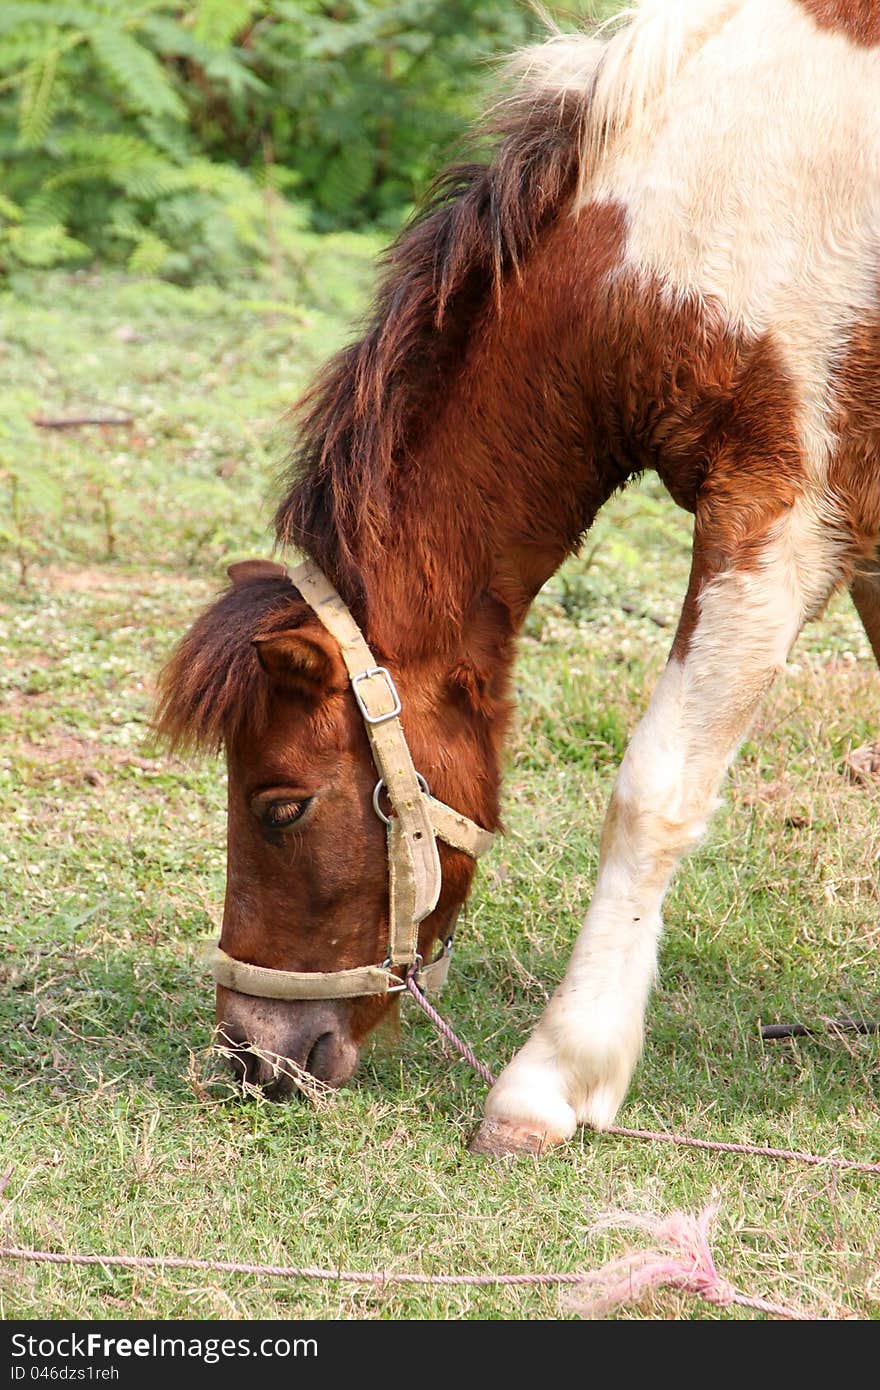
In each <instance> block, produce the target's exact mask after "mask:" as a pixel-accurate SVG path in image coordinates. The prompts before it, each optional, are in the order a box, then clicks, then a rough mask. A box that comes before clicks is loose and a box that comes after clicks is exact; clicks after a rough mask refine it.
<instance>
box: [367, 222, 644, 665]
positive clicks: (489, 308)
mask: <svg viewBox="0 0 880 1390" xmlns="http://www.w3.org/2000/svg"><path fill="white" fill-rule="evenodd" d="M585 230H587V229H584V228H583V227H581V226H580V225H579V224H578V223H576V222H575V220H574V219H573V218H571V217H569V216H567V215H565V216H563V217H561V218H560V219H559V220H558V221H557V223H555V224H554V226H553V227H552V228H550V229H549V232H548V233H547V234H545V236H544V237H543V238H542V243H541V246H540V247H539V248H538V249H537V250H536V252H535V253H534V254H533V255H532V257H531V258H530V260H529V261H528V263H527V264H526V266H525V267H524V268H523V269H522V270H521V272H520V274H519V275H518V276H517V275H513V274H511V275H509V276H508V278H507V280H506V281H505V284H504V286H503V289H502V292H501V295H500V298H499V300H498V302H497V303H495V302H493V303H491V304H487V305H484V306H483V308H482V311H481V312H480V313H479V314H478V315H477V316H476V317H475V319H474V321H473V326H472V328H471V330H470V334H469V338H468V341H467V343H466V345H465V347H464V351H463V356H462V361H461V365H460V366H459V367H458V368H457V370H455V371H454V372H453V373H451V380H450V381H449V382H448V383H446V385H445V386H444V385H442V384H441V385H439V386H437V387H436V388H435V389H433V390H432V391H431V392H430V393H428V394H427V395H426V397H425V400H424V402H423V404H422V406H421V410H420V412H419V414H418V415H417V416H416V418H415V420H414V422H413V437H414V441H415V442H414V444H413V445H412V447H411V449H410V451H409V452H408V454H407V456H406V458H405V459H403V460H402V461H401V462H400V464H399V465H398V469H397V472H396V476H395V480H394V490H393V502H392V506H391V508H390V514H389V520H388V523H387V532H386V534H385V536H384V537H383V540H384V544H383V545H382V546H381V549H380V551H379V553H378V555H374V556H373V557H372V558H370V559H366V558H364V559H362V576H363V580H364V587H365V596H366V613H365V621H366V623H367V629H368V636H369V637H370V639H371V640H372V641H373V642H375V644H376V646H377V647H378V648H379V649H380V650H382V651H384V652H386V653H388V654H390V655H393V656H394V657H395V658H396V659H397V660H398V661H400V662H401V663H403V664H406V663H408V662H411V661H413V660H418V659H419V658H420V657H428V656H430V657H437V656H438V655H441V654H442V653H443V652H444V649H446V652H447V655H448V659H449V660H452V661H455V660H457V659H458V657H459V654H460V648H461V643H462V641H463V640H466V639H467V635H468V628H469V625H471V624H472V622H473V615H474V613H475V612H481V611H482V612H483V613H485V607H486V596H487V595H489V596H491V598H492V599H493V600H494V601H495V602H496V603H500V604H501V605H502V606H503V607H504V608H505V609H506V610H507V611H508V613H509V625H510V629H511V632H512V633H515V632H516V631H518V629H519V628H520V626H521V624H522V622H523V620H524V618H525V616H526V613H527V612H528V609H529V606H530V604H531V602H532V600H533V598H534V597H535V595H536V594H537V592H538V590H539V589H540V588H541V586H542V585H543V584H544V583H545V582H546V580H547V579H548V578H549V577H550V576H551V575H552V574H553V573H554V572H555V570H556V569H557V568H558V567H559V565H560V564H561V563H562V561H563V560H564V559H565V558H566V556H567V555H569V554H570V553H571V552H572V551H573V550H574V549H576V547H577V545H578V543H579V541H580V539H581V537H582V536H583V534H584V532H585V531H586V530H587V529H588V527H589V526H590V524H591V523H592V521H593V518H594V516H595V514H596V512H597V511H598V509H599V507H600V506H601V505H602V503H603V502H604V501H605V500H606V499H607V498H608V496H609V495H610V493H611V492H612V491H613V490H614V488H615V487H616V486H617V485H619V483H620V482H621V481H622V477H623V474H622V472H621V470H620V469H615V467H614V466H613V464H612V463H611V462H610V461H609V459H608V455H607V450H601V449H600V448H599V447H598V446H597V431H596V428H595V424H594V420H593V413H594V412H593V407H592V405H591V395H590V390H589V380H588V378H589V374H590V373H589V361H588V352H589V341H588V339H589V334H588V327H587V324H588V318H587V313H588V303H587V299H586V296H587V294H588V293H589V290H588V285H589V283H593V284H594V283H595V278H596V276H597V274H600V273H601V271H602V268H603V267H602V260H603V256H604V254H605V253H604V252H603V250H602V248H603V246H604V244H605V242H607V243H608V245H609V251H608V259H609V263H610V259H611V254H612V252H611V247H612V246H613V245H614V246H616V236H615V235H611V233H612V232H613V229H610V228H609V229H607V230H608V232H609V235H608V236H606V238H605V241H604V242H603V240H602V238H601V237H599V236H597V235H596V229H592V233H591V234H588V235H586V236H585ZM585 252H586V254H587V257H588V260H589V264H585V263H584V256H585ZM481 621H482V620H481Z"/></svg>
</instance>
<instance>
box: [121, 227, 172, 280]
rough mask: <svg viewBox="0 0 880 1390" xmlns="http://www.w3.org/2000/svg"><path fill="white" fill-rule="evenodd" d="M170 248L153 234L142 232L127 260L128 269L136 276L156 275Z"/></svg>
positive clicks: (166, 258)
mask: <svg viewBox="0 0 880 1390" xmlns="http://www.w3.org/2000/svg"><path fill="white" fill-rule="evenodd" d="M170 255H171V247H170V246H169V245H168V243H167V242H166V241H163V240H162V238H161V237H160V236H157V235H156V233H155V232H144V233H143V234H142V236H141V237H140V239H139V241H138V243H137V245H136V246H135V248H134V250H133V251H132V253H131V255H130V256H129V258H128V268H129V270H131V271H133V272H134V273H135V274H137V275H158V273H159V271H160V270H161V269H162V267H163V265H164V264H165V262H166V261H167V260H168V257H169V256H170Z"/></svg>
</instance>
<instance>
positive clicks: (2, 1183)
mask: <svg viewBox="0 0 880 1390" xmlns="http://www.w3.org/2000/svg"><path fill="white" fill-rule="evenodd" d="M14 1172H15V1165H14V1164H12V1163H10V1164H9V1166H8V1168H5V1169H4V1170H3V1172H2V1173H0V1197H2V1196H3V1193H4V1192H5V1191H6V1189H7V1187H8V1186H9V1184H10V1183H11V1182H12V1174H13V1173H14Z"/></svg>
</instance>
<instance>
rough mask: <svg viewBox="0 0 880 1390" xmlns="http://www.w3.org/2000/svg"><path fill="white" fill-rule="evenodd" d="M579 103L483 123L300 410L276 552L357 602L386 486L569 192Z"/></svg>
mask: <svg viewBox="0 0 880 1390" xmlns="http://www.w3.org/2000/svg"><path fill="white" fill-rule="evenodd" d="M588 112H589V95H588V92H583V91H572V90H548V91H542V90H540V89H539V88H535V87H534V86H533V85H532V84H526V85H523V87H522V88H521V90H520V92H519V94H518V95H516V96H514V97H513V98H512V99H511V100H510V101H509V102H507V103H506V104H505V106H504V107H503V115H502V117H501V118H500V119H498V118H496V119H495V120H494V122H493V123H492V124H491V125H486V126H485V127H484V130H483V132H482V133H483V134H484V135H491V136H493V137H494V139H495V148H494V153H493V154H492V156H491V158H490V159H489V161H488V162H486V163H480V162H473V163H462V164H458V165H455V166H454V167H452V168H450V169H449V170H447V171H446V173H444V174H443V175H442V176H441V177H440V178H439V179H438V180H437V182H436V183H435V184H434V186H433V188H432V190H431V192H430V194H429V196H428V199H427V201H426V203H425V205H424V207H423V208H422V210H421V211H420V212H419V213H418V214H417V216H416V217H415V219H414V220H413V221H412V222H411V223H410V224H409V225H408V226H407V227H406V228H405V229H404V231H403V232H402V233H401V235H400V237H399V238H398V239H397V241H396V242H395V243H394V245H393V246H392V247H391V248H390V250H389V251H388V252H387V253H386V257H385V268H384V276H383V278H382V281H381V284H380V287H379V291H378V294H377V298H376V302H375V306H374V309H373V313H372V317H371V319H370V321H369V324H368V327H367V329H366V332H365V333H364V336H363V337H362V338H361V339H360V341H359V342H355V343H353V344H351V345H350V346H349V347H347V348H345V349H343V350H342V351H341V352H340V353H338V354H337V355H336V356H335V357H334V358H332V359H331V361H330V362H329V363H328V365H327V366H326V368H325V369H324V371H323V372H322V373H321V375H320V376H319V377H318V379H317V380H316V382H315V384H314V385H313V386H312V388H311V390H310V391H309V392H308V393H307V394H306V396H305V397H304V399H303V400H302V401H301V402H300V405H299V407H298V414H299V417H300V427H299V442H298V444H297V446H296V447H295V450H294V453H293V457H292V460H291V464H290V468H289V472H288V474H287V485H288V488H289V491H288V493H287V495H286V496H285V497H284V499H283V501H282V502H281V504H280V506H279V507H278V510H277V512H276V516H275V526H276V531H277V536H278V540H279V543H281V544H283V545H288V544H290V545H295V546H298V547H299V548H301V549H303V550H306V551H308V553H309V554H310V555H311V556H312V557H313V558H314V559H315V560H316V561H317V563H318V564H319V565H320V566H321V568H322V569H323V570H324V571H325V573H327V574H328V575H329V576H330V577H331V579H333V580H334V582H335V583H336V584H337V585H338V586H339V587H340V588H342V590H343V592H346V593H347V596H348V597H349V600H350V601H353V602H356V601H357V597H358V595H359V592H360V583H359V565H358V563H357V556H358V554H361V555H363V554H364V553H365V551H366V552H367V553H369V551H370V550H372V551H375V548H376V547H378V546H380V545H381V536H382V533H383V531H385V530H386V527H385V525H383V523H385V522H387V521H388V518H389V507H390V499H389V482H390V479H391V477H392V473H393V469H394V467H395V465H396V463H398V462H399V460H400V458H401V456H402V455H403V453H404V451H411V450H413V449H414V448H415V447H416V445H417V442H418V436H419V432H420V429H421V428H422V427H423V424H424V422H425V419H426V418H427V409H426V407H427V403H428V401H429V399H430V400H436V399H437V395H438V392H439V390H440V388H441V387H442V385H443V383H444V382H447V381H448V380H449V378H450V374H451V373H452V372H453V371H454V370H455V369H456V367H457V366H458V365H459V364H460V363H461V360H462V356H463V350H464V348H465V346H466V344H467V341H468V339H469V335H470V330H471V327H472V325H473V323H474V320H475V317H476V315H477V314H478V313H480V312H481V311H483V310H484V308H485V307H487V306H491V302H492V299H493V297H494V304H495V310H496V312H497V311H498V309H499V308H500V296H501V289H502V285H503V282H504V280H505V277H506V276H509V275H510V274H514V275H515V274H517V273H518V271H519V268H520V266H521V264H522V262H523V261H524V259H525V258H526V257H527V256H528V254H529V252H530V251H531V250H532V248H533V247H534V245H535V243H536V241H537V239H538V237H539V235H540V233H541V231H542V229H544V228H545V227H546V226H547V224H548V223H549V222H550V221H551V220H552V219H553V218H554V217H555V216H556V215H557V214H558V212H559V211H560V209H561V208H562V207H563V205H564V203H565V200H566V197H567V195H569V194H571V193H572V192H573V190H574V187H575V185H576V181H577V178H578V172H579V164H580V151H581V148H582V135H583V129H584V123H585V121H586V118H587V115H588Z"/></svg>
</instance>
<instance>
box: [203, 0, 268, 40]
mask: <svg viewBox="0 0 880 1390" xmlns="http://www.w3.org/2000/svg"><path fill="white" fill-rule="evenodd" d="M258 3H259V0H199V4H198V5H197V6H196V14H195V24H194V26H193V33H194V34H195V37H196V38H197V39H198V40H200V42H202V43H207V44H210V46H211V47H212V48H223V47H225V45H226V44H229V43H231V42H232V40H233V39H234V38H235V36H236V34H240V33H241V31H242V29H244V27H245V25H246V24H247V23H248V21H249V20H250V18H251V16H252V15H253V13H254V11H255V10H256V9H257V8H258Z"/></svg>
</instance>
